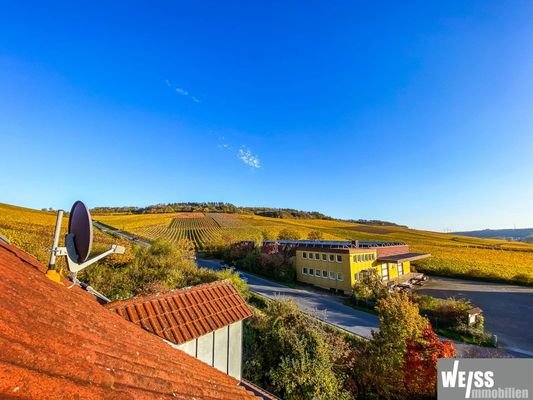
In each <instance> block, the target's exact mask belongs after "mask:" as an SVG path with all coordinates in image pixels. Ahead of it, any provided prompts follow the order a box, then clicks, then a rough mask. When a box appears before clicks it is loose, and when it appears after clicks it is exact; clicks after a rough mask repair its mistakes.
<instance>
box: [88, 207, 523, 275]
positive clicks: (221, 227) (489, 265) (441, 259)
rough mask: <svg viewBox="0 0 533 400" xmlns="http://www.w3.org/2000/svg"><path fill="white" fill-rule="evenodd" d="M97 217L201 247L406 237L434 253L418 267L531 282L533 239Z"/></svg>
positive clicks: (201, 216) (197, 218)
mask: <svg viewBox="0 0 533 400" xmlns="http://www.w3.org/2000/svg"><path fill="white" fill-rule="evenodd" d="M93 218H94V219H96V220H99V221H101V222H103V223H106V224H108V225H111V226H114V227H116V228H118V229H123V230H126V231H129V232H132V233H135V234H137V235H139V236H142V237H145V238H147V239H154V238H158V237H165V238H167V239H170V240H181V239H189V240H191V241H193V242H194V243H195V245H196V246H197V248H199V249H202V248H207V247H209V246H210V245H213V244H216V243H217V242H219V241H228V240H230V241H236V240H255V241H258V242H259V241H261V240H262V239H263V238H264V237H267V238H268V237H276V236H277V235H278V233H279V232H280V231H281V230H282V229H286V228H290V229H292V230H295V231H298V232H299V233H300V235H301V236H302V237H306V236H307V234H308V233H309V232H311V231H316V230H318V231H321V232H323V234H324V239H349V240H356V239H358V240H379V241H403V242H406V243H408V244H409V245H410V246H411V249H412V250H413V251H416V252H424V253H430V254H432V257H430V258H428V259H426V260H422V261H420V262H418V263H417V264H416V267H417V268H418V270H420V271H425V272H429V273H433V274H439V275H447V276H462V277H468V278H480V279H488V280H496V281H507V282H515V283H521V284H533V244H528V243H521V242H509V241H506V240H494V239H479V238H473V237H466V236H460V235H450V234H444V233H436V232H429V231H420V230H415V229H409V228H406V227H401V226H394V225H390V226H377V225H366V224H358V223H353V222H345V221H335V220H321V219H298V218H294V219H291V218H282V219H280V218H268V217H263V216H259V215H243V214H225V213H171V214H139V215H107V214H106V215H94V216H93Z"/></svg>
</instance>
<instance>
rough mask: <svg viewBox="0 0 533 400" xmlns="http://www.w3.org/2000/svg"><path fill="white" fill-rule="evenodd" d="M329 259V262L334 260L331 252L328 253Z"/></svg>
mask: <svg viewBox="0 0 533 400" xmlns="http://www.w3.org/2000/svg"><path fill="white" fill-rule="evenodd" d="M329 261H331V262H333V261H335V256H334V255H333V254H330V255H329Z"/></svg>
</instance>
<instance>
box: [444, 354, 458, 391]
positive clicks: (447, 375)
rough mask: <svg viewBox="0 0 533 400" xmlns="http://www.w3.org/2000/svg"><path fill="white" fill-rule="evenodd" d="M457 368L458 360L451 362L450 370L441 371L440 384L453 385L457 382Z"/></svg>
mask: <svg viewBox="0 0 533 400" xmlns="http://www.w3.org/2000/svg"><path fill="white" fill-rule="evenodd" d="M458 369H459V360H455V361H454V362H453V370H452V371H442V372H441V374H442V385H443V386H444V387H445V388H447V387H455V384H456V382H457V370H458Z"/></svg>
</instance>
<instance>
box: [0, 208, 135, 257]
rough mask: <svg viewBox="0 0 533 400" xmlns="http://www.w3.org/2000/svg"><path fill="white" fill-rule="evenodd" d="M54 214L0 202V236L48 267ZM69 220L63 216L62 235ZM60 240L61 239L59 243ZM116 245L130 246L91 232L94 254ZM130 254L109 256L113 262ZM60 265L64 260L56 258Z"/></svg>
mask: <svg viewBox="0 0 533 400" xmlns="http://www.w3.org/2000/svg"><path fill="white" fill-rule="evenodd" d="M56 219H57V214H56V213H55V212H50V211H40V210H32V209H30V208H24V207H17V206H12V205H8V204H3V203H0V234H2V235H4V236H5V237H6V238H7V239H8V240H9V241H10V242H11V243H12V244H14V245H15V246H17V247H19V248H21V249H23V250H25V251H26V252H28V253H30V254H32V255H33V256H35V257H36V258H37V259H38V260H39V261H41V262H42V263H43V264H45V265H46V264H48V261H49V259H50V252H49V249H50V248H51V247H52V239H53V236H54V227H55V223H56ZM67 226H68V218H67V217H63V223H62V226H61V228H62V229H61V233H62V235H65V234H66V231H67ZM61 241H62V240H61ZM113 243H118V244H121V245H122V246H126V247H128V248H129V247H130V244H129V243H128V242H126V241H125V240H120V239H117V238H114V237H112V236H109V235H106V234H104V233H102V232H100V231H99V230H98V229H95V230H94V241H93V254H94V253H99V252H101V251H102V250H104V249H106V248H108V247H109V246H110V245H111V244H113ZM130 256H131V252H129V251H127V252H126V254H124V255H112V256H111V257H114V258H116V259H124V260H125V259H127V257H130ZM58 262H59V266H60V267H63V266H64V265H63V263H64V260H63V258H62V257H61V258H60V259H59V261H58Z"/></svg>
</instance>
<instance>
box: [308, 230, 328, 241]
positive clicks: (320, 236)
mask: <svg viewBox="0 0 533 400" xmlns="http://www.w3.org/2000/svg"><path fill="white" fill-rule="evenodd" d="M307 239H309V240H324V232H321V231H311V232H309V233H308V234H307Z"/></svg>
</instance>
